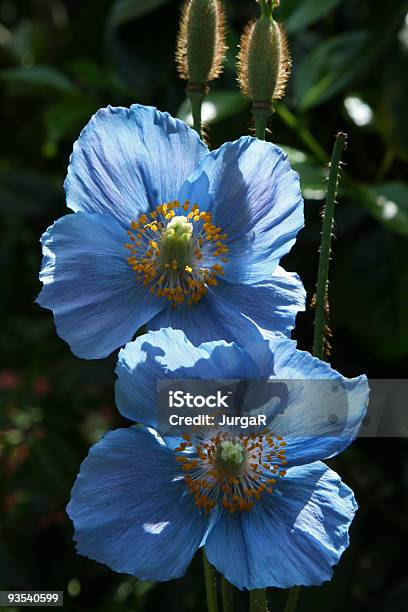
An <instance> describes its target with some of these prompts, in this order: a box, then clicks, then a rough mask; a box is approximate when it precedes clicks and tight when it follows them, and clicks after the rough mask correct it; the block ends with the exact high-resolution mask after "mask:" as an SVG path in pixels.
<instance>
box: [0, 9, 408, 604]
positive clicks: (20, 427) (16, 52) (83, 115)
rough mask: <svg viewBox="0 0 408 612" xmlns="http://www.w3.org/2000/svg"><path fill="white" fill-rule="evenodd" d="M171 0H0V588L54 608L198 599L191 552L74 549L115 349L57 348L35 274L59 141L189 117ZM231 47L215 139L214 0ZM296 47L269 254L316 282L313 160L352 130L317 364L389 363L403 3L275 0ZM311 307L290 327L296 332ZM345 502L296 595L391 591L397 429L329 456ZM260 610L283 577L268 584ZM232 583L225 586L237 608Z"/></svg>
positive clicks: (407, 101)
mask: <svg viewBox="0 0 408 612" xmlns="http://www.w3.org/2000/svg"><path fill="white" fill-rule="evenodd" d="M180 8H181V7H180V3H179V2H178V1H177V0H116V1H112V0H65V1H63V0H0V92H1V97H0V117H1V138H0V232H1V240H0V260H1V271H2V295H1V303H0V309H1V321H2V325H1V337H0V359H1V363H0V402H1V406H0V461H1V475H0V588H1V589H41V588H49V589H58V590H60V589H62V590H64V591H65V606H64V609H66V610H87V611H88V610H101V611H103V612H105V611H106V612H116V611H125V610H126V611H127V612H133V611H139V610H140V611H142V610H155V609H163V608H165V609H166V610H168V611H171V610H175V611H176V610H177V611H184V610H185V611H189V610H195V611H200V610H204V609H205V601H204V589H203V584H202V579H201V569H200V560H199V559H196V560H195V561H194V563H193V565H192V567H191V568H190V570H189V572H188V574H187V576H186V578H185V579H184V580H182V581H174V582H171V583H165V584H163V585H153V584H150V583H142V582H139V581H137V580H135V579H132V578H130V577H127V576H120V575H116V574H114V573H113V572H111V571H110V570H108V569H107V568H105V567H103V566H99V565H98V564H96V563H93V562H91V561H88V560H87V559H83V558H81V557H79V556H77V555H76V553H75V551H74V545H73V542H72V527H71V525H70V523H69V521H68V519H67V517H66V515H65V511H64V508H65V504H66V503H67V501H68V499H69V491H70V487H71V485H72V483H73V480H74V478H75V475H76V473H77V470H78V466H79V464H80V462H81V460H82V459H83V458H84V456H85V455H86V453H87V449H88V447H89V445H90V444H91V443H93V442H94V441H95V440H97V439H98V438H99V437H100V436H101V435H102V434H103V433H104V432H105V431H106V430H107V429H110V428H114V427H117V426H120V425H126V423H125V422H123V421H122V420H121V419H120V417H119V416H118V415H117V413H116V411H115V408H114V401H113V381H114V375H113V367H114V362H115V358H114V356H113V357H112V358H110V359H108V360H105V361H104V362H96V363H94V362H85V361H80V360H78V359H76V358H75V357H73V356H72V355H71V353H70V351H69V349H68V348H67V346H66V345H65V344H64V343H63V341H62V340H60V339H59V338H58V337H57V335H56V332H55V329H54V326H53V321H52V317H51V315H50V314H49V313H48V312H46V311H42V310H41V309H39V308H38V307H37V306H36V305H35V304H34V300H35V297H36V295H37V293H38V291H39V283H38V280H37V275H38V269H39V266H40V247H39V243H38V239H39V237H40V236H41V233H42V232H43V231H44V229H45V228H46V227H47V226H48V225H49V224H51V223H52V222H53V221H54V219H56V218H57V217H59V216H61V215H63V214H65V212H66V209H65V204H64V197H63V191H62V183H63V179H64V175H65V172H66V167H67V163H68V158H69V155H70V152H71V150H72V144H73V141H74V140H75V139H76V138H77V136H78V134H79V132H80V130H81V128H82V127H83V125H84V124H85V123H86V122H87V120H88V119H89V117H90V116H91V115H92V113H93V112H95V111H96V110H97V109H98V108H99V107H101V106H105V105H107V104H112V105H119V104H121V105H129V104H131V103H132V102H134V101H138V102H142V103H146V104H154V105H156V106H158V107H159V108H160V109H162V110H168V111H170V112H172V113H173V114H175V115H179V116H180V117H183V118H184V119H186V120H189V108H188V105H186V103H185V101H184V94H183V84H182V83H181V82H180V81H179V80H178V79H177V76H176V68H175V64H174V61H173V52H174V47H175V37H176V32H177V27H178V17H179V13H180ZM226 8H227V13H228V19H229V26H230V27H229V33H228V38H229V40H228V42H229V53H228V58H227V65H226V70H225V73H224V75H223V77H222V78H221V79H220V80H219V81H218V82H217V83H215V85H214V87H213V90H212V93H211V95H210V96H209V98H208V99H207V101H206V103H205V106H204V114H205V118H206V121H207V124H208V134H209V142H210V144H211V146H212V147H216V146H218V145H219V144H221V143H222V142H223V141H225V140H231V139H234V138H236V137H238V136H240V135H242V134H244V133H247V132H248V130H250V129H251V127H252V126H251V117H250V112H249V105H248V102H247V101H246V100H245V99H244V98H243V97H242V96H241V94H240V93H239V91H238V90H237V88H236V75H235V60H234V58H235V55H236V52H237V45H238V43H239V37H240V33H241V31H242V28H243V26H244V24H245V23H246V22H247V21H248V20H249V19H250V18H252V17H254V16H255V15H256V13H257V6H256V4H255V2H254V1H253V0H230V1H227V2H226ZM279 11H280V18H281V19H283V20H285V22H286V28H287V31H288V35H289V42H290V48H291V52H292V55H293V62H294V67H293V77H292V79H291V82H290V87H289V92H288V96H287V98H286V99H285V101H284V103H283V104H280V105H279V106H278V107H277V112H276V116H275V117H274V118H273V120H272V122H271V125H270V127H271V135H270V138H271V139H273V140H274V141H275V142H278V143H280V144H281V145H282V146H284V147H285V148H286V150H287V152H288V154H289V156H290V159H291V161H292V163H293V165H294V167H295V168H296V169H297V171H298V172H299V173H300V176H301V181H302V188H303V192H304V195H305V199H306V219H307V226H306V229H305V230H304V231H303V232H302V234H301V236H300V239H299V242H298V243H297V245H296V247H295V248H294V250H293V252H292V253H291V254H290V256H288V257H287V258H286V261H285V266H286V267H287V268H288V269H291V270H296V271H298V272H299V273H300V274H301V276H302V279H303V280H304V283H305V286H306V288H307V290H308V295H309V298H310V297H311V296H312V294H313V290H314V283H315V276H316V265H317V249H318V243H319V233H320V215H319V213H320V210H321V207H322V203H323V197H324V189H325V177H326V175H327V161H328V159H329V154H330V149H331V146H332V143H333V136H334V134H335V133H336V132H337V131H338V130H340V129H341V130H342V131H345V132H347V133H348V134H349V148H348V151H347V153H346V158H345V161H346V167H345V168H344V171H343V180H342V185H341V193H340V205H339V206H338V208H337V212H336V221H337V223H336V236H337V241H336V244H335V248H334V259H333V262H332V269H331V327H332V331H333V354H332V363H333V366H335V367H336V368H338V369H340V370H341V371H342V372H343V373H344V374H346V375H349V376H351V375H355V374H358V373H361V372H366V373H367V374H368V375H369V376H371V377H373V378H375V377H377V378H398V377H401V378H402V377H405V376H406V366H407V354H408V317H407V308H406V303H407V296H408V257H407V252H408V249H407V235H408V184H407V183H406V182H405V181H406V179H407V172H406V171H407V161H408V113H407V109H408V92H407V89H408V85H407V83H408V82H407V78H406V77H407V74H408V18H407V13H408V3H407V2H406V1H403V0H394V2H387V3H384V2H382V1H380V0H343V1H342V2H340V0H281V7H280V9H279ZM312 318H313V313H312V311H311V310H310V309H309V311H308V313H306V314H305V315H302V316H300V317H299V324H298V329H297V332H296V336H297V338H298V340H299V343H300V346H301V347H302V348H305V349H310V347H311V339H312ZM335 463H336V469H337V470H338V471H339V472H340V473H341V474H342V476H343V477H344V478H345V480H346V481H347V482H348V484H350V485H351V486H352V487H353V488H354V489H355V491H356V495H357V498H358V501H359V503H360V507H361V510H360V512H359V513H358V516H357V519H356V521H355V524H354V527H353V530H352V545H351V547H350V549H349V550H348V551H347V553H346V554H345V555H344V557H343V559H342V561H341V563H340V565H339V567H338V569H337V570H336V574H335V579H334V580H333V581H332V582H331V583H330V584H328V585H326V586H324V587H323V588H321V589H305V590H303V591H302V596H301V602H300V606H299V611H300V612H309V611H313V612H315V611H316V610H330V611H333V612H335V611H337V610H339V611H340V610H344V609H349V610H350V611H360V610H361V611H368V610H370V612H383V611H384V612H385V611H389V610H391V611H392V612H400V611H401V612H402V611H406V610H407V609H408V579H407V575H406V569H405V568H406V550H407V544H408V542H407V534H408V525H407V518H406V517H407V516H408V503H407V502H408V457H407V445H406V442H405V441H404V440H359V441H358V442H357V443H356V444H355V445H354V446H353V447H352V448H351V449H350V450H349V451H348V452H347V453H345V454H344V455H343V456H342V457H340V458H339V459H337V460H336V462H335ZM270 600H271V608H272V610H278V609H281V608H282V604H283V601H284V594H283V593H279V592H273V591H272V592H271V593H270ZM244 605H245V595H244V594H242V595H241V596H240V600H239V601H237V606H238V608H237V609H239V610H240V609H244Z"/></svg>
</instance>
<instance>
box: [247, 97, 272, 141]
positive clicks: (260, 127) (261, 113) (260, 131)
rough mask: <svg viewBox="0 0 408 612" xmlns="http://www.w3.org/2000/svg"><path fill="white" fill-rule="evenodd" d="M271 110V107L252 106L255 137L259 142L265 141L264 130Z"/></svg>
mask: <svg viewBox="0 0 408 612" xmlns="http://www.w3.org/2000/svg"><path fill="white" fill-rule="evenodd" d="M272 112H273V110H272V106H271V105H269V104H268V105H267V104H266V103H265V105H262V106H254V105H253V106H252V115H253V116H254V119H255V135H256V137H257V138H259V140H265V134H266V128H267V127H268V121H269V119H270V117H271V114H272Z"/></svg>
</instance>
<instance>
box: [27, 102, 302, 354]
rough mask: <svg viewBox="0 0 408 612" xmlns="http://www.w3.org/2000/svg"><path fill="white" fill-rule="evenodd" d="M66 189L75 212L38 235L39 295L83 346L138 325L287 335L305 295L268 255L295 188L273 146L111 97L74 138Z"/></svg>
mask: <svg viewBox="0 0 408 612" xmlns="http://www.w3.org/2000/svg"><path fill="white" fill-rule="evenodd" d="M65 190H66V196H67V204H68V207H69V208H70V209H71V210H73V211H74V212H75V214H70V215H66V216H64V217H63V218H61V219H59V220H58V221H56V222H55V223H54V225H53V226H51V227H50V228H49V229H48V230H47V231H46V232H45V234H44V235H43V237H42V244H43V255H44V257H43V264H42V270H41V274H40V278H41V280H42V282H43V285H44V286H43V289H42V291H41V293H40V295H39V297H38V300H37V301H38V303H39V304H40V305H41V306H43V307H45V308H49V309H51V310H52V311H53V313H54V317H55V323H56V327H57V331H58V333H59V335H60V336H61V337H62V338H63V339H64V340H66V341H67V342H68V343H69V345H70V347H71V349H72V351H73V352H74V353H75V354H76V355H78V356H79V357H84V358H88V359H93V358H100V357H105V356H106V355H108V354H109V353H111V352H112V351H113V350H115V349H116V348H117V347H119V346H122V345H124V344H125V343H126V342H128V341H129V340H131V339H132V338H133V337H134V335H135V333H136V332H137V330H138V329H139V328H140V327H141V326H143V325H145V324H147V327H148V328H149V329H152V330H154V329H160V328H161V327H163V326H165V327H172V328H176V329H182V330H184V332H185V333H186V335H187V336H188V337H189V338H190V339H191V341H192V342H194V343H195V344H199V343H201V342H204V341H209V340H216V339H220V338H224V339H226V340H229V341H233V340H242V338H243V337H247V338H250V339H256V338H258V337H260V335H261V333H267V332H268V331H269V332H270V331H272V332H275V333H278V334H282V335H285V336H288V335H290V331H291V329H292V328H293V326H294V320H295V317H296V314H297V312H298V311H299V310H303V309H304V300H305V295H304V290H303V287H302V284H301V282H300V281H299V279H298V277H297V276H296V275H295V274H292V273H288V272H286V271H285V270H283V269H282V268H281V267H279V266H278V264H279V261H280V259H281V257H282V256H283V255H285V254H286V253H288V251H289V250H290V248H291V247H292V245H293V244H294V242H295V238H296V234H297V232H298V231H299V230H300V229H301V227H302V226H303V201H302V197H301V194H300V190H299V179H298V176H297V174H296V173H295V172H294V171H293V170H291V168H290V165H289V162H288V160H287V157H286V155H285V154H284V153H283V151H282V150H281V149H279V148H278V147H276V146H274V145H273V144H271V143H266V142H261V141H259V140H257V139H255V138H251V137H244V138H240V139H239V140H237V141H236V142H230V143H226V144H224V145H223V146H222V147H221V148H220V149H218V150H217V151H213V152H211V153H210V152H209V150H208V148H207V146H206V145H205V144H204V143H203V142H201V141H200V139H199V137H198V136H197V134H196V133H195V132H194V131H193V130H191V129H190V128H189V127H187V126H186V125H185V124H184V123H183V122H181V121H179V120H177V119H173V118H172V117H171V116H170V115H169V114H168V113H161V112H159V111H157V110H156V109H155V108H152V107H146V106H140V105H134V106H132V107H131V108H130V109H126V108H111V107H108V108H106V109H102V110H100V111H98V112H97V113H96V115H94V117H93V118H92V119H91V121H90V122H89V124H88V125H87V126H86V127H85V129H84V130H83V131H82V133H81V135H80V137H79V140H78V141H77V142H76V143H75V145H74V150H73V153H72V156H71V161H70V165H69V169H68V176H67V179H66V181H65Z"/></svg>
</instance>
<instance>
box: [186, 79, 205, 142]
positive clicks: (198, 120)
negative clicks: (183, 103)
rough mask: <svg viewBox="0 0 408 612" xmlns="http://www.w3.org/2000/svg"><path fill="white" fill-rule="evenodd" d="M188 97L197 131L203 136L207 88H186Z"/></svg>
mask: <svg viewBox="0 0 408 612" xmlns="http://www.w3.org/2000/svg"><path fill="white" fill-rule="evenodd" d="M186 94H187V98H188V99H189V100H190V104H191V112H192V115H193V125H194V129H195V131H196V132H197V133H198V135H199V136H200V138H202V137H203V123H202V108H203V102H204V98H205V96H206V92H205V89H204V88H203V89H199V88H197V89H189V87H187V90H186Z"/></svg>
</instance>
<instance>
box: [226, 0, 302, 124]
mask: <svg viewBox="0 0 408 612" xmlns="http://www.w3.org/2000/svg"><path fill="white" fill-rule="evenodd" d="M259 4H260V6H261V11H262V14H261V17H260V18H259V19H258V20H257V21H253V22H251V23H249V24H248V25H247V27H246V29H245V31H244V34H243V36H242V39H241V45H240V47H241V48H240V52H239V54H238V82H239V86H240V88H241V90H242V92H243V93H244V94H245V95H246V96H248V97H249V98H251V100H252V108H253V114H254V115H255V116H256V114H259V113H261V114H263V115H264V117H268V118H269V116H270V113H271V112H272V111H273V101H274V100H280V99H281V98H283V96H284V95H285V91H286V83H287V81H288V78H289V75H290V69H291V60H290V55H289V50H288V45H287V40H286V34H285V32H284V29H283V27H282V25H281V24H278V23H277V22H276V21H275V20H274V19H273V17H272V11H273V9H274V8H275V7H276V6H278V4H279V3H278V0H260V2H259Z"/></svg>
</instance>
